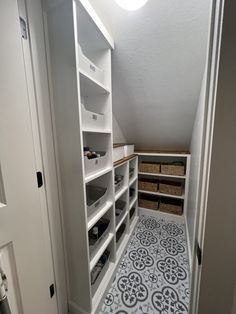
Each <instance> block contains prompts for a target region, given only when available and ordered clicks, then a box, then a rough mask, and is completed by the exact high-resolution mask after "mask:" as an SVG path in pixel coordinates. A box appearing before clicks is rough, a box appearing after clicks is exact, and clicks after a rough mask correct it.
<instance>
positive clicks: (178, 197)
mask: <svg viewBox="0 0 236 314" xmlns="http://www.w3.org/2000/svg"><path fill="white" fill-rule="evenodd" d="M138 192H139V193H145V194H151V195H157V196H163V197H170V198H176V199H182V200H184V195H181V196H178V195H171V194H164V193H160V192H150V191H145V190H138Z"/></svg>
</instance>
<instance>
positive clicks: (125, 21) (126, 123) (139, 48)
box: [90, 0, 211, 149]
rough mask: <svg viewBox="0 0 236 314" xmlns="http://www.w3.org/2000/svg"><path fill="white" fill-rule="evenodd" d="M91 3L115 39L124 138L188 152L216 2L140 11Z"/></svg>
mask: <svg viewBox="0 0 236 314" xmlns="http://www.w3.org/2000/svg"><path fill="white" fill-rule="evenodd" d="M90 2H91V4H92V5H93V6H94V8H95V10H96V11H97V13H98V15H99V16H100V17H101V19H102V20H103V22H104V24H105V25H106V26H107V28H108V29H109V30H110V32H111V34H112V35H113V37H114V40H115V51H114V53H113V112H114V115H115V118H116V120H117V123H118V124H119V126H120V128H121V129H122V132H123V135H124V137H125V138H127V141H128V142H135V143H137V144H138V146H142V147H146V148H148V147H155V146H156V147H158V148H159V149H175V148H176V149H188V148H189V145H190V140H191V134H192V128H193V124H194V119H195V112H196V106H197V104H198V97H199V93H200V88H201V82H202V77H203V72H204V64H205V54H206V43H207V27H208V18H209V6H210V2H211V1H210V0H191V1H189V0H181V1H176V0H164V1H163V0H161V1H158V0H149V1H148V2H147V4H146V5H145V6H144V7H143V8H142V9H140V10H138V11H135V12H128V11H125V10H122V9H121V8H119V7H118V5H117V4H116V2H115V0H90ZM115 136H116V135H115ZM118 137H119V136H118Z"/></svg>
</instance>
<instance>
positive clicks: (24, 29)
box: [20, 16, 28, 39]
mask: <svg viewBox="0 0 236 314" xmlns="http://www.w3.org/2000/svg"><path fill="white" fill-rule="evenodd" d="M20 29H21V37H22V38H23V39H27V37H28V36H27V26H26V22H25V20H24V19H23V17H21V16H20Z"/></svg>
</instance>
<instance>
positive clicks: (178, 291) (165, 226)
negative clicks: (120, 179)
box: [99, 215, 190, 314]
mask: <svg viewBox="0 0 236 314" xmlns="http://www.w3.org/2000/svg"><path fill="white" fill-rule="evenodd" d="M189 296H190V290H189V261H188V254H187V244H186V232H185V226H184V224H181V223H179V222H176V221H173V220H170V219H169V218H163V216H162V215H160V217H155V218H154V217H151V216H141V217H140V220H139V223H138V225H137V226H136V228H135V231H134V233H133V235H132V237H131V239H130V242H129V244H128V246H127V249H126V252H125V254H124V256H123V258H122V260H121V261H120V264H119V267H118V269H117V272H116V275H115V278H114V280H113V282H112V284H111V287H110V289H109V292H108V293H107V295H106V296H105V298H104V302H103V304H102V306H101V309H100V312H99V314H108V313H113V314H187V313H188V306H189Z"/></svg>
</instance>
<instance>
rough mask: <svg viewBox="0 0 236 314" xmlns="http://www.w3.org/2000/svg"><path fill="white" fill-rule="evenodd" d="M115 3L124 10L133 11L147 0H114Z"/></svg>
mask: <svg viewBox="0 0 236 314" xmlns="http://www.w3.org/2000/svg"><path fill="white" fill-rule="evenodd" d="M115 1H116V3H117V4H118V5H119V6H120V7H121V8H122V9H125V10H128V11H135V10H138V9H140V8H141V7H143V6H144V5H145V4H146V3H147V2H148V0H115Z"/></svg>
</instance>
